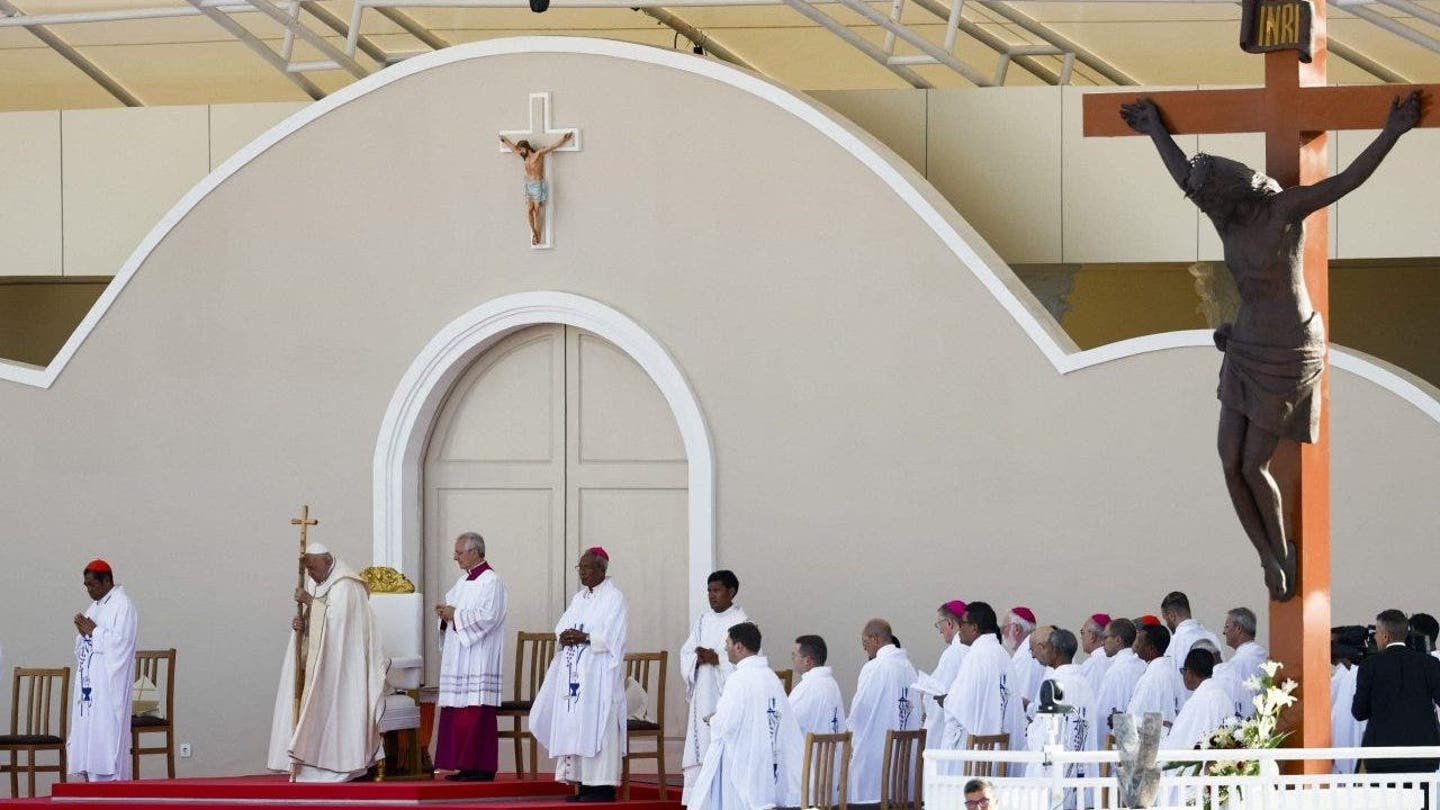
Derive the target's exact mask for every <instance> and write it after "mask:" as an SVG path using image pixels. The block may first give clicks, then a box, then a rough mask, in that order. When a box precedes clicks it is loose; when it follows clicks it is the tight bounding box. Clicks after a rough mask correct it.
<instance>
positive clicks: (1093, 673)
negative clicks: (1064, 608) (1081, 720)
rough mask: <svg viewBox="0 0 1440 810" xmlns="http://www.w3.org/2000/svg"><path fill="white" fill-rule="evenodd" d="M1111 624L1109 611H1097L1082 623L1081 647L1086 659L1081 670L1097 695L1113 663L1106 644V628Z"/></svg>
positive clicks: (1081, 665)
mask: <svg viewBox="0 0 1440 810" xmlns="http://www.w3.org/2000/svg"><path fill="white" fill-rule="evenodd" d="M1109 624H1110V615H1109V614H1108V613H1095V614H1093V615H1091V616H1090V618H1088V619H1086V620H1085V623H1084V624H1082V625H1080V649H1081V650H1082V651H1084V653H1085V660H1084V661H1082V662H1080V672H1081V673H1082V674H1084V676H1085V680H1086V681H1088V682H1089V684H1090V691H1091V693H1093V694H1096V695H1098V694H1100V682H1101V681H1103V680H1104V679H1105V673H1106V672H1109V671H1110V664H1111V663H1112V659H1111V658H1110V655H1111V653H1110V651H1109V649H1107V647H1106V645H1105V628H1106V627H1107V626H1109Z"/></svg>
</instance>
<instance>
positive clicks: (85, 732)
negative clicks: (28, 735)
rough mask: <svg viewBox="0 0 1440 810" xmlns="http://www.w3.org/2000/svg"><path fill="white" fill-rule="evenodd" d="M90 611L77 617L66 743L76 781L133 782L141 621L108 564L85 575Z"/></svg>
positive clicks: (94, 564)
mask: <svg viewBox="0 0 1440 810" xmlns="http://www.w3.org/2000/svg"><path fill="white" fill-rule="evenodd" d="M82 576H83V577H84V581H85V592H86V593H87V594H89V595H90V600H91V602H90V606H89V607H87V608H86V609H85V612H84V613H81V614H76V615H75V618H74V622H75V687H74V689H73V690H72V691H73V693H74V694H73V698H72V701H71V704H70V705H71V706H72V707H73V711H72V712H71V714H70V738H69V739H68V740H66V741H65V752H66V758H67V759H68V767H67V770H68V771H69V774H70V778H71V779H78V780H81V781H90V782H112V781H115V780H117V779H129V778H130V777H131V774H130V700H131V685H132V684H133V683H134V681H135V641H136V637H137V634H138V633H139V618H138V615H137V614H136V612H135V605H134V603H132V602H131V601H130V597H129V596H128V595H126V593H125V589H124V588H122V587H120V586H119V585H116V584H115V572H114V570H113V569H111V567H110V564H109V563H107V562H105V561H104V560H92V561H91V562H89V563H87V564H86V566H85V569H84V572H83V574H82Z"/></svg>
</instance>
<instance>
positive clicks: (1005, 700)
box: [944, 602, 1014, 750]
mask: <svg viewBox="0 0 1440 810" xmlns="http://www.w3.org/2000/svg"><path fill="white" fill-rule="evenodd" d="M958 635H959V637H960V640H961V642H962V643H964V644H966V645H968V646H969V648H970V651H969V652H968V653H966V654H965V659H964V660H963V661H961V662H960V669H959V671H958V672H956V673H955V680H954V681H952V682H951V684H950V690H949V691H948V692H947V693H946V694H945V740H944V748H946V749H949V750H958V749H961V748H964V747H965V739H966V737H968V736H970V735H972V734H973V735H976V736H985V735H994V734H1002V733H1006V725H1005V724H1006V721H1007V719H1008V717H1009V714H1010V712H1009V703H1010V701H1011V700H1013V699H1014V698H1013V696H1012V695H1011V693H1010V686H1009V680H1010V654H1009V653H1008V652H1006V651H1005V648H1004V647H1003V646H1002V645H1001V644H1000V628H999V626H998V625H997V623H996V618H995V609H994V608H992V607H990V605H989V604H988V603H986V602H971V603H970V604H968V605H967V606H966V607H965V618H964V620H963V621H961V622H960V629H959V633H958Z"/></svg>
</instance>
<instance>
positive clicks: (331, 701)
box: [267, 543, 389, 782]
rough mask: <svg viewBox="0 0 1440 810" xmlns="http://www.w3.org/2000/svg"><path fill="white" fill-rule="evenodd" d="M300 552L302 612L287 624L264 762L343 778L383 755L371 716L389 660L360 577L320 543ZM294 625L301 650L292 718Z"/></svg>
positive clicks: (321, 777) (305, 776)
mask: <svg viewBox="0 0 1440 810" xmlns="http://www.w3.org/2000/svg"><path fill="white" fill-rule="evenodd" d="M301 559H302V560H303V561H304V566H305V573H306V574H307V576H306V577H305V586H304V587H303V588H297V589H296V590H295V601H296V602H297V603H298V604H301V605H304V606H305V614H306V618H304V619H302V618H299V617H296V618H295V619H294V620H293V621H292V622H291V624H290V630H291V635H290V642H289V643H288V644H287V645H286V647H285V660H284V663H283V664H282V665H281V668H280V688H279V690H278V694H277V695H276V696H275V712H274V714H273V715H272V717H271V726H270V756H269V758H268V760H267V763H268V766H269V768H270V769H271V770H275V771H288V772H290V773H291V775H292V778H293V779H294V781H297V782H345V781H349V780H351V779H354V778H356V777H358V776H363V775H364V774H365V772H366V771H368V770H369V769H370V766H371V765H373V764H374V763H375V762H377V761H378V760H379V759H380V758H381V757H382V756H383V751H382V750H381V744H380V730H379V722H380V715H381V713H382V711H383V710H384V701H385V670H386V669H387V668H388V666H389V662H388V660H387V659H386V658H385V657H384V654H383V653H382V651H381V650H382V647H381V644H380V633H379V628H377V627H376V625H375V614H374V613H373V612H372V611H371V610H370V588H369V586H367V585H366V584H365V581H364V580H362V579H361V578H360V576H359V575H358V574H356V573H355V571H354V569H352V568H350V566H348V565H346V564H345V563H344V561H342V560H341V559H339V558H338V557H336V556H335V555H333V554H331V553H330V550H329V549H328V548H326V547H325V546H324V545H322V544H320V543H311V544H310V546H309V548H307V549H306V554H305V556H304V557H303V558H301ZM296 633H299V634H301V637H302V650H301V651H302V654H303V655H304V656H305V658H304V664H303V665H304V670H305V678H304V681H303V683H304V692H303V693H302V697H301V699H300V713H299V719H298V721H297V720H296V715H295V676H296V671H297V667H296V664H295V634H296Z"/></svg>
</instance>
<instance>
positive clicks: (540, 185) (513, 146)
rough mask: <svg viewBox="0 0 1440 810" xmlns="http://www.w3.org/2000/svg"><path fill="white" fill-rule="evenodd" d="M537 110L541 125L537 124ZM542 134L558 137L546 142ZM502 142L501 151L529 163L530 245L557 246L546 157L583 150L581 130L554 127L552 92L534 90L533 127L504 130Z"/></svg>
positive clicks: (551, 187) (537, 246)
mask: <svg viewBox="0 0 1440 810" xmlns="http://www.w3.org/2000/svg"><path fill="white" fill-rule="evenodd" d="M537 109H538V111H539V113H540V114H539V116H538V117H539V120H540V126H539V127H537V126H536V118H537V116H536V111H537ZM557 136H558V137H557ZM542 137H545V138H555V140H553V141H551V142H550V143H549V145H542V144H540V142H539V141H540V139H541V138H542ZM500 144H501V149H500V151H501V152H513V153H514V154H516V155H518V156H519V157H520V159H521V160H523V161H524V162H525V218H526V221H527V223H528V224H529V226H530V247H531V248H532V249H535V250H544V249H547V248H551V247H554V240H553V238H552V234H553V230H552V224H551V223H552V221H553V220H554V218H555V202H554V200H555V190H554V183H553V182H552V181H551V180H550V179H549V178H547V177H546V176H545V158H547V157H548V156H549V155H550V154H551V153H552V152H557V151H560V152H578V151H580V130H579V129H578V128H575V127H559V128H557V127H554V126H552V125H551V123H550V94H549V93H531V94H530V125H529V128H528V129H524V130H506V131H503V132H501V133H500ZM547 208H548V209H549V210H548V212H547V210H546V209H547ZM547 214H548V215H547Z"/></svg>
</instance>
